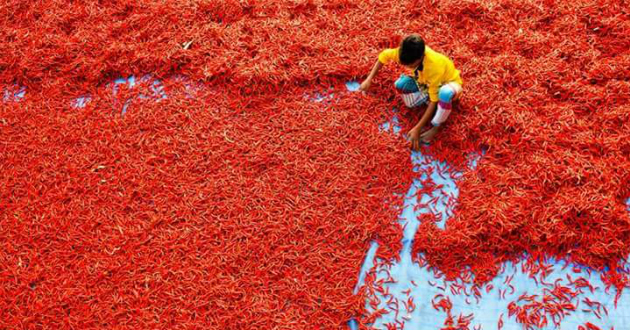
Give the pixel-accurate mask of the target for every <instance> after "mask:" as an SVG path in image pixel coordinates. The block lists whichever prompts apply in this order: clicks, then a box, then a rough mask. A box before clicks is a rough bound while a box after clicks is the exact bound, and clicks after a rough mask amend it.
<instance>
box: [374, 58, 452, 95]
mask: <svg viewBox="0 0 630 330" xmlns="http://www.w3.org/2000/svg"><path fill="white" fill-rule="evenodd" d="M398 51H399V49H398V48H390V49H385V50H384V51H382V52H381V53H380V54H379V55H378V60H379V62H381V63H383V64H387V63H389V62H392V61H394V62H396V63H400V59H399V54H398ZM422 67H423V70H422V71H418V77H417V81H418V84H422V85H427V87H428V89H429V98H430V99H431V101H432V102H437V101H438V91H439V90H440V86H442V85H444V84H447V83H450V82H456V83H458V84H460V85H463V82H462V78H461V77H460V76H459V70H457V69H455V65H454V64H453V62H452V61H451V60H450V59H449V58H448V57H446V56H444V55H442V54H440V53H438V52H436V51H434V50H433V49H431V48H429V47H428V46H426V47H425V50H424V60H423V61H422ZM412 76H413V75H412Z"/></svg>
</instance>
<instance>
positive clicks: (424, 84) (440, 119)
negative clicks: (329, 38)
mask: <svg viewBox="0 0 630 330" xmlns="http://www.w3.org/2000/svg"><path fill="white" fill-rule="evenodd" d="M390 62H396V63H400V64H402V65H404V66H405V67H407V68H409V69H411V70H412V71H413V76H407V75H402V76H400V78H399V79H398V80H397V81H396V84H395V85H396V89H397V90H398V91H399V92H400V93H401V94H402V99H403V101H404V102H405V105H407V106H408V107H410V108H412V107H416V106H419V105H421V104H424V103H427V101H428V107H427V110H426V111H425V113H424V115H423V116H422V118H421V119H420V121H419V122H418V124H416V126H414V127H413V128H412V129H411V130H410V131H409V133H408V134H407V136H408V137H409V140H410V141H411V146H412V148H413V149H414V150H418V149H419V147H420V142H424V143H429V142H430V141H431V139H433V137H434V136H435V134H437V133H438V132H439V130H440V125H441V124H443V123H444V122H445V121H446V119H447V118H448V116H449V114H450V113H451V108H452V103H453V101H454V100H456V99H458V98H459V96H460V95H461V93H462V85H463V82H462V79H461V77H460V76H459V71H458V70H457V69H455V65H453V62H452V61H451V60H450V59H449V58H448V57H446V56H444V55H442V54H440V53H438V52H436V51H434V50H432V49H431V48H429V47H427V46H425V44H424V40H422V38H421V37H420V36H418V35H416V34H412V35H410V36H408V37H406V38H405V39H404V40H403V41H402V42H401V44H400V47H398V48H391V49H386V50H384V51H382V52H381V53H380V54H379V56H378V61H376V64H374V68H372V72H370V75H369V76H368V77H367V78H366V79H365V81H363V83H362V84H361V87H360V89H361V90H362V91H366V90H368V89H369V88H370V85H371V84H372V79H374V76H376V74H377V73H378V71H379V70H380V69H381V68H382V67H383V65H385V64H388V63H390ZM429 121H430V122H431V125H432V126H433V127H431V128H430V129H429V130H427V131H425V132H424V133H422V128H423V127H424V126H425V125H426V124H428V123H429Z"/></svg>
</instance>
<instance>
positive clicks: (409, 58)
mask: <svg viewBox="0 0 630 330" xmlns="http://www.w3.org/2000/svg"><path fill="white" fill-rule="evenodd" d="M398 56H399V59H400V64H402V65H404V66H406V67H408V68H411V69H415V68H417V67H419V66H420V64H422V60H423V59H424V40H422V38H421V37H420V36H419V35H417V34H412V35H409V36H407V37H406V38H405V39H404V40H403V41H402V42H401V43H400V50H399V55H398Z"/></svg>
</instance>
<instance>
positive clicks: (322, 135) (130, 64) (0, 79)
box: [0, 0, 630, 329]
mask: <svg viewBox="0 0 630 330" xmlns="http://www.w3.org/2000/svg"><path fill="white" fill-rule="evenodd" d="M628 8H629V7H628V4H627V2H626V1H625V0H606V1H601V0H599V1H598V0H579V1H573V0H571V1H569V0H562V1H560V0H556V1H554V0H536V1H521V0H505V1H501V0H480V1H460V0H457V1H455V0H445V1H440V2H437V1H431V0H426V1H423V0H405V1H390V2H388V1H385V2H383V1H374V0H366V1H349V0H334V1H324V0H295V1H280V2H277V1H270V0H240V1H237V0H208V1H201V0H198V1H183V2H182V1H175V0H165V1H159V2H156V1H144V0H143V1H132V2H130V1H122V0H113V1H37V2H34V1H20V0H7V1H4V3H3V4H2V5H0V27H1V28H0V54H1V55H0V95H1V96H3V99H2V100H1V103H0V105H1V107H0V171H1V173H2V175H1V176H0V265H1V266H0V283H1V284H0V328H11V329H13V328H17V329H22V328H24V329H38V328H64V329H67V328H77V329H89V328H116V329H156V328H169V329H170V328H185V329H189V328H202V327H203V328H209V329H343V328H345V327H346V322H347V321H348V320H349V319H350V318H351V317H353V316H361V315H364V314H365V312H364V311H365V294H366V293H365V290H362V291H361V292H362V293H361V294H360V295H356V296H355V295H353V294H352V292H353V288H354V286H355V284H356V279H357V273H358V267H359V265H360V263H361V261H362V259H363V257H364V253H365V251H366V250H367V247H368V245H369V244H370V241H372V240H376V241H378V242H379V243H380V247H379V250H378V251H379V254H378V257H379V258H382V259H384V260H392V258H395V256H396V254H397V252H398V250H399V249H400V239H401V235H402V231H401V228H400V226H399V225H398V224H397V222H396V219H397V216H398V214H399V212H400V206H401V205H402V199H403V197H402V196H403V194H404V193H405V192H406V191H407V189H408V187H409V185H410V184H411V181H412V180H413V178H414V177H417V176H418V175H419V173H415V172H413V170H412V165H411V162H410V157H409V146H408V144H407V143H406V141H405V140H404V139H402V138H400V137H399V136H395V135H393V134H391V133H389V132H384V131H381V130H380V129H379V124H382V123H383V122H386V121H387V120H388V118H390V117H391V115H392V109H393V108H395V107H397V108H401V107H402V102H400V101H399V100H397V99H396V98H394V96H395V95H394V92H393V91H392V88H391V86H392V83H393V80H394V79H395V78H397V75H398V74H400V72H401V71H400V69H399V68H394V67H392V68H389V70H385V71H383V72H382V74H381V75H380V77H379V81H378V84H377V85H378V86H375V88H374V90H373V91H371V92H370V93H369V94H365V95H364V94H360V93H351V92H348V91H346V90H345V87H344V86H343V83H345V82H346V81H349V80H360V79H362V78H363V77H364V76H365V75H366V74H367V72H368V70H369V69H370V67H371V65H372V64H373V63H374V62H375V61H376V57H377V55H378V52H379V51H380V50H382V49H383V48H385V47H393V46H396V45H397V43H398V42H399V41H400V40H401V38H402V37H403V36H404V35H406V34H408V33H412V32H416V33H420V34H421V35H422V36H423V37H424V38H425V40H426V41H427V43H428V44H429V45H430V46H431V47H432V48H433V49H435V50H438V51H440V52H442V53H444V54H447V55H448V56H449V57H450V58H451V59H452V60H453V61H454V63H455V65H456V66H457V68H458V69H460V70H461V72H462V77H463V79H464V83H465V86H464V89H465V92H464V93H465V94H464V96H463V98H462V99H461V102H460V103H459V104H458V105H457V107H456V109H455V111H454V113H453V114H452V115H451V118H450V119H449V124H448V125H447V126H446V127H445V128H444V130H443V131H442V132H441V133H440V135H439V137H438V139H437V140H436V141H435V142H434V143H433V144H432V145H431V146H430V147H426V148H424V149H423V151H422V152H423V153H427V154H430V155H431V156H433V157H435V158H437V159H440V160H445V161H448V162H449V163H450V164H451V166H453V167H454V168H456V169H459V170H461V171H463V174H462V176H461V178H459V179H458V186H459V191H460V194H459V197H458V201H457V205H456V206H455V211H454V215H453V216H452V217H451V218H450V219H449V220H448V221H447V224H446V229H445V230H442V229H439V228H438V227H437V226H436V225H435V223H434V222H433V221H431V219H430V217H428V218H426V219H424V218H423V222H422V224H421V227H420V229H419V231H418V234H417V236H416V238H415V245H414V251H415V252H417V253H422V255H423V260H422V261H423V262H427V263H428V264H429V265H430V266H432V267H434V268H436V269H439V270H440V271H441V272H443V273H444V274H445V275H446V278H448V279H456V278H461V277H464V278H469V277H470V276H471V274H472V275H473V276H474V281H475V282H476V283H478V284H481V283H483V282H485V281H487V280H489V279H491V278H492V277H494V276H495V275H496V274H497V272H498V271H499V269H500V267H501V265H502V263H503V262H505V261H508V260H516V259H517V258H520V257H522V256H523V255H524V254H526V255H527V256H529V257H530V258H532V259H538V258H544V257H545V256H554V257H558V258H565V259H567V260H569V261H572V262H577V263H580V264H583V265H586V266H590V267H593V268H595V269H598V270H605V271H606V273H605V275H604V277H605V279H606V281H607V282H606V283H607V284H610V285H611V286H614V287H616V288H617V290H621V289H622V288H623V287H625V286H627V285H628V277H627V275H626V274H625V273H624V272H622V271H619V269H625V267H624V266H625V265H624V264H623V262H622V260H623V259H624V258H625V257H627V256H628V254H629V253H630V245H628V243H627V242H629V241H630V215H629V213H628V210H627V207H626V205H625V201H626V199H628V197H630V184H629V183H630V124H628V119H629V117H630V111H629V109H630V108H629V100H630V11H629V9H628ZM130 75H135V76H137V77H143V76H145V75H149V76H146V77H147V78H146V79H143V80H140V81H139V83H138V84H136V85H135V86H133V87H132V86H130V85H128V84H118V85H116V86H114V85H113V84H112V82H113V81H114V79H116V78H118V77H127V76H130ZM156 79H159V80H160V81H161V84H162V87H163V92H164V94H165V95H166V97H153V96H151V95H153V94H152V93H154V92H155V88H154V87H155V84H156V81H157V80H156ZM322 93H323V94H322ZM322 95H323V97H322ZM79 98H80V99H81V100H84V101H85V103H84V104H82V105H81V106H77V99H79ZM315 100H317V101H315ZM123 108H124V109H125V113H124V115H123V114H122V111H123ZM402 115H403V124H404V126H405V127H406V128H408V127H410V125H411V124H412V121H413V120H414V119H417V116H418V113H417V110H403V111H402ZM481 149H484V150H485V155H484V156H483V158H482V159H481V161H480V162H479V164H478V166H477V167H476V168H475V169H473V170H471V169H467V167H466V162H467V155H469V154H470V153H471V152H478V151H479V150H481ZM429 187H430V185H429ZM469 272H471V273H469ZM583 285H584V286H586V284H583ZM553 290H560V289H558V288H552V289H550V291H549V296H550V297H554V298H549V299H548V300H547V301H546V303H547V304H546V305H545V306H554V308H559V309H562V308H569V307H571V306H569V305H570V304H567V303H566V299H565V298H564V295H566V294H569V293H568V292H560V291H558V292H556V291H553ZM522 298H523V299H520V300H521V301H520V302H519V304H516V303H515V304H514V305H512V307H511V310H510V311H509V312H510V313H511V315H512V317H520V318H529V319H532V318H534V319H536V320H541V319H540V318H538V314H532V313H531V312H529V309H531V308H538V307H537V306H539V305H540V302H539V301H538V300H536V299H535V298H533V297H527V296H525V297H522ZM523 302H526V303H525V304H523ZM439 304H441V305H440V306H442V307H441V308H442V309H443V310H444V311H447V312H448V318H449V320H450V321H449V322H447V323H448V324H447V325H448V326H450V327H454V324H455V323H457V324H461V326H462V327H465V326H466V325H467V324H468V323H469V317H468V316H460V318H459V319H458V320H457V322H455V320H454V319H453V317H452V316H451V314H450V308H449V307H448V306H449V303H448V300H440V302H439ZM407 307H408V308H409V306H407ZM571 308H573V307H571ZM536 310H539V309H536ZM560 315H562V314H561V313H560ZM553 321H554V322H556V320H553ZM364 323H365V322H364ZM585 327H586V328H588V329H592V328H591V327H590V324H589V325H585Z"/></svg>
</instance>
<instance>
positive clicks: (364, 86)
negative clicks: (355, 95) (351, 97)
mask: <svg viewBox="0 0 630 330" xmlns="http://www.w3.org/2000/svg"><path fill="white" fill-rule="evenodd" d="M370 86H372V81H371V80H369V79H366V80H364V81H363V82H362V83H361V86H359V90H360V91H362V92H366V91H367V90H368V89H370Z"/></svg>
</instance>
